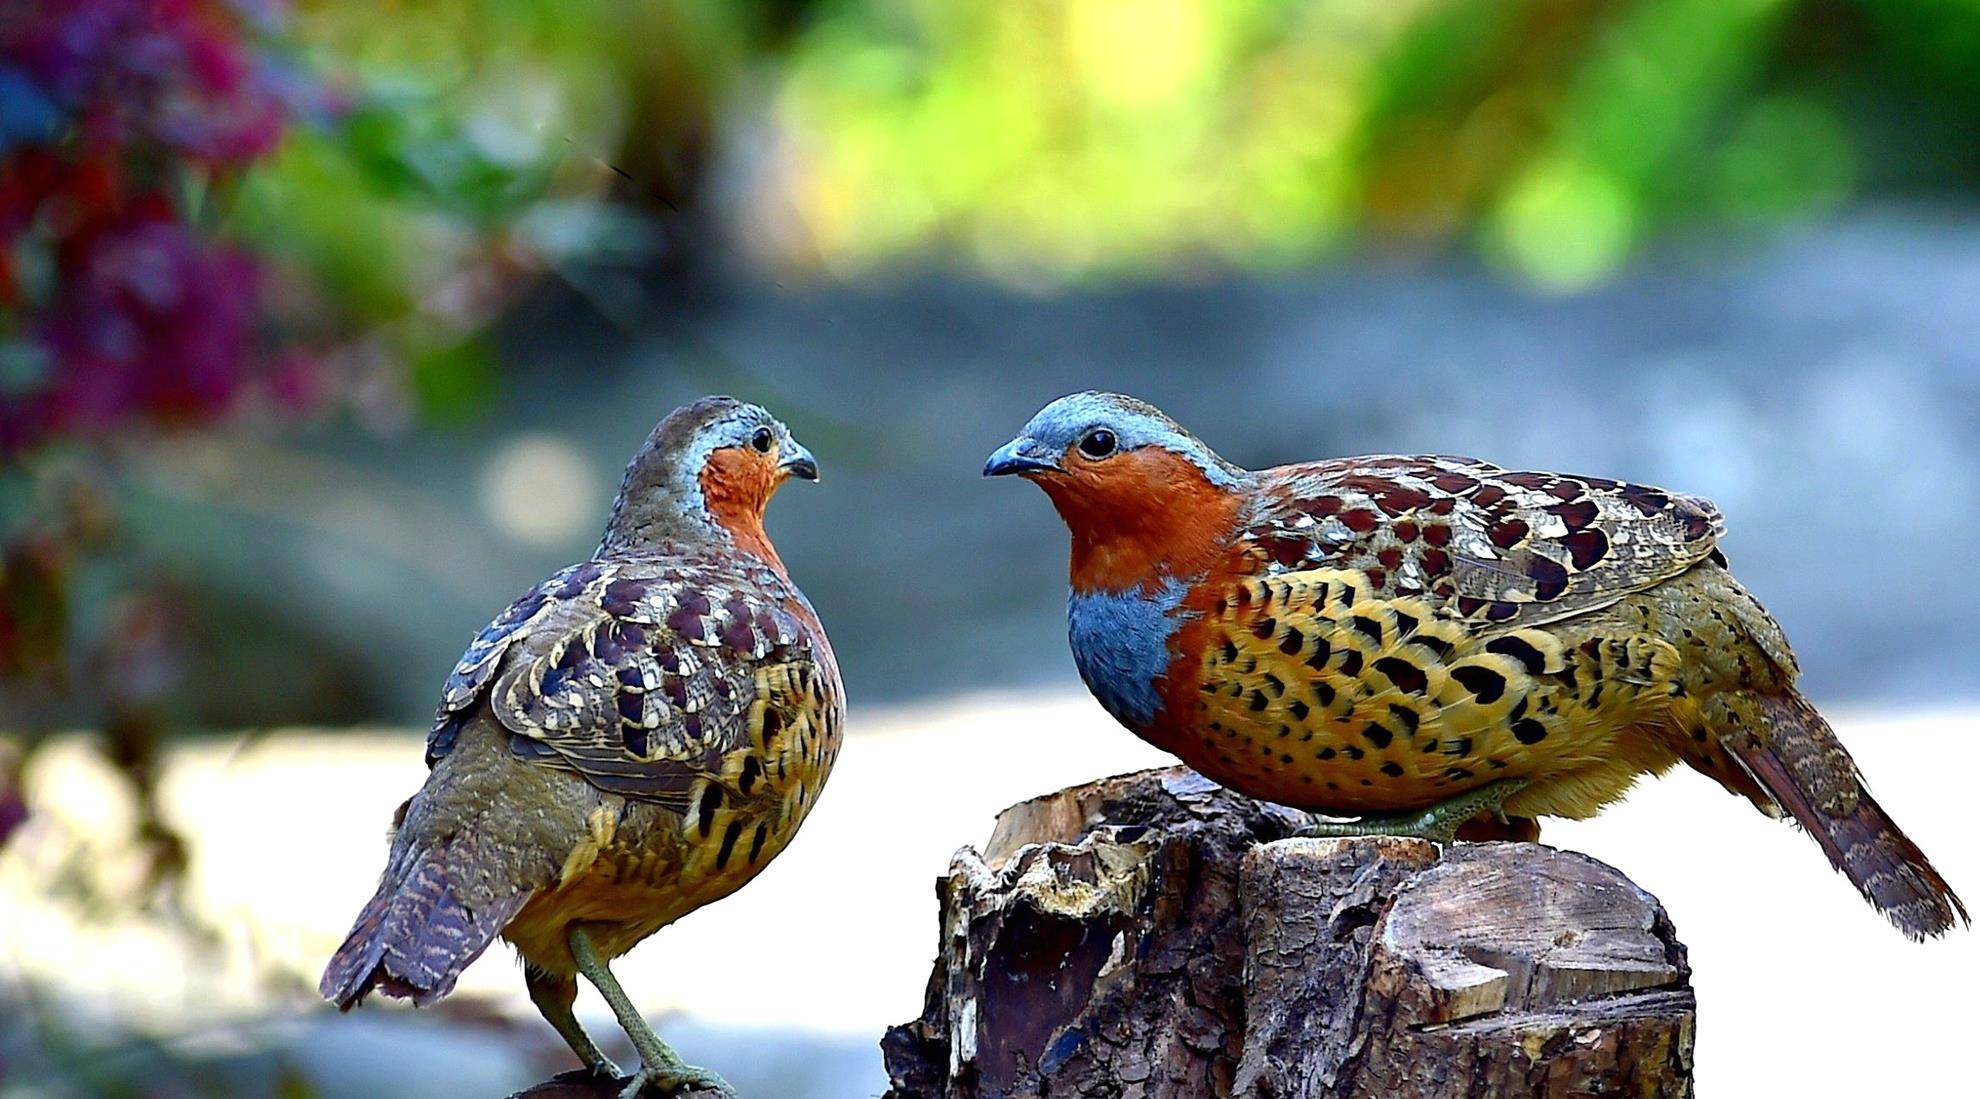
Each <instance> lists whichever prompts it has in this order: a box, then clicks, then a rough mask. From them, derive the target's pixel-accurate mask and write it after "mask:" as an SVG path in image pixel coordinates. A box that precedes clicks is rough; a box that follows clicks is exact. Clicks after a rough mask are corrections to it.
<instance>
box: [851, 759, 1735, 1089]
mask: <svg viewBox="0 0 1980 1099" xmlns="http://www.w3.org/2000/svg"><path fill="white" fill-rule="evenodd" d="M1306 820H1307V818H1306V817H1305V816H1304V815H1303V814H1299V813H1295V812H1293V811H1291V810H1288V809H1284V808H1281V807H1278V806H1272V805H1266V804H1262V803H1259V802H1255V801H1252V800H1250V799H1247V798H1244V797H1240V796H1238V795H1235V794H1231V793H1229V792H1228V791H1225V790H1223V789H1222V788H1220V787H1218V786H1216V785H1215V784H1213V783H1210V782H1209V781H1207V780H1205V779H1203V778H1201V777H1199V776H1197V775H1195V774H1194V773H1192V772H1190V771H1188V770H1187V769H1184V768H1180V767H1178V768H1168V769H1162V770H1153V771H1143V772H1139V773H1136V774H1131V775H1122V776H1118V777H1115V778H1110V779H1105V780H1102V781H1100V782H1095V783H1089V784H1087V785H1084V786H1078V787H1073V788H1070V789H1066V790H1061V791H1059V792H1057V793H1054V794H1049V795H1046V796H1044V797H1040V798H1034V799H1032V800H1030V801H1027V802H1024V803H1021V804H1019V805H1016V806H1013V807H1011V808H1010V809H1009V810H1006V811H1005V812H1004V813H1003V814H1002V815H1001V816H1000V817H999V818H998V821H997V824H996V828H995V830H994V832H993V834H992V836H991V839H990V841H989V843H988V844H987V845H986V846H985V847H984V849H983V850H982V852H981V853H979V852H977V851H976V850H974V849H971V848H964V849H963V850H962V851H960V852H958V853H957V855H956V857H955V860H954V862H953V864H952V865H951V867H950V869H949V873H948V874H947V875H946V876H944V877H943V878H942V880H941V882H940V884H939V886H938V891H939V897H940V902H941V930H940V935H941V939H940V944H939V952H938V957H937V960H936V964H935V969H934V973H933V975H932V976H931V978H930V981H929V985H928V991H927V997H926V1003H925V1005H924V1008H923V1011H922V1014H921V1017H920V1018H918V1019H916V1020H914V1021H913V1022H910V1023H907V1024H904V1025H902V1026H897V1027H894V1028H893V1029H892V1030H890V1031H889V1032H888V1034H887V1036H886V1039H885V1041H884V1042H883V1049H884V1053H885V1057H886V1064H887V1071H888V1074H889V1077H890V1079H891V1082H892V1090H891V1092H890V1093H889V1094H890V1095H891V1096H893V1097H895V1099H948V1097H955V1099H973V1097H992V1096H996V1097H1002V1096H1014V1097H1025V1096H1040V1097H1043V1096H1052V1097H1061V1099H1062V1097H1067V1096H1081V1097H1098V1096H1121V1097H1127V1099H1139V1097H1151V1099H1152V1097H1171V1096H1173V1097H1177V1099H1204V1097H1212V1096H1237V1097H1245V1099H1250V1097H1259V1099H1264V1097H1272V1099H1281V1097H1308V1096H1311V1097H1368V1099H1376V1097H1384V1099H1391V1097H1415V1096H1423V1097H1439V1099H1442V1097H1453V1099H1455V1097H1487V1096H1490V1097H1516V1096H1548V1097H1555V1096H1560V1097H1566V1096H1583V1095H1628V1096H1639V1097H1649V1096H1689V1095H1690V1094H1691V1093H1692V1086H1691V1051H1692V1039H1693V1026H1694V1018H1695V1001H1694V999H1693V996H1692V991H1691V987H1690V980H1689V978H1690V971H1689V969H1688V967H1687V965H1686V963H1685V951H1684V947H1683V945H1682V944H1681V943H1679V942H1678V941H1677V938H1676V935H1675V933H1674V931H1673V929H1672V927H1671V924H1670V920H1669V919H1668V918H1667V917H1666V916H1665V914H1664V911H1663V909H1662V907H1661V906H1659V904H1658V903H1657V900H1656V898H1654V897H1652V896H1650V895H1649V894H1648V893H1645V892H1644V891H1643V890H1641V889H1639V888H1637V887H1636V886H1635V885H1634V884H1632V883H1631V882H1630V881H1629V880H1628V879H1627V878H1625V877H1623V876H1622V875H1621V874H1620V873H1618V872H1617V871H1615V870H1614V869H1612V868H1610V867H1608V866H1605V865H1603V864H1602V863H1600V862H1597V861H1595V860H1594V859H1591V858H1588V857H1586V856H1584V855H1578V854H1574V853H1572V852H1565V851H1557V850H1554V849H1552V848H1548V847H1543V846H1539V845H1535V844H1524V843H1488V844H1477V845H1471V844H1458V845H1455V846H1452V847H1448V848H1442V849H1440V848H1439V847H1438V846H1437V845H1435V844H1431V843H1427V842H1424V841H1420V840H1412V839H1400V838H1391V837H1371V838H1360V839H1351V840H1335V839H1296V838H1288V837H1290V836H1291V834H1292V833H1293V831H1294V830H1295V829H1297V828H1298V827H1299V826H1300V825H1302V824H1304V823H1305V822H1306Z"/></svg>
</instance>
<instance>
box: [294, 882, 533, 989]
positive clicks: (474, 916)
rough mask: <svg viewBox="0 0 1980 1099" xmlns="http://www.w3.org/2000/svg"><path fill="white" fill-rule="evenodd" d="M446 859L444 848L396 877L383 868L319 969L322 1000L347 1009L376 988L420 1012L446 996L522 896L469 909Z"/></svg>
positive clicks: (318, 987)
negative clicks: (451, 884)
mask: <svg viewBox="0 0 1980 1099" xmlns="http://www.w3.org/2000/svg"><path fill="white" fill-rule="evenodd" d="M446 855H447V849H446V848H445V847H441V848H438V849H435V850H430V851H423V852H420V853H418V854H417V855H416V856H415V857H414V859H413V864H412V867H411V869H410V870H409V871H407V872H405V873H404V874H403V875H397V876H395V875H394V874H393V872H392V869H388V870H387V871H386V878H385V881H384V882H382V883H381V884H380V885H379V887H378V893H377V895H376V896H374V897H372V898H371V902H370V903H369V904H366V905H365V906H364V911H363V912H361V913H359V914H358V918H357V923H356V925H355V926H353V927H352V928H351V933H350V935H348V936H347V937H346V938H345V939H344V945H343V946H341V947H339V948H338V949H337V953H336V955H335V956H333V957H332V958H331V959H330V964H329V965H328V966H327V967H325V969H324V971H323V980H322V982H321V983H319V984H318V986H317V990H318V991H319V992H321V993H322V994H323V998H324V999H326V1000H329V1001H331V1002H332V1003H334V1004H336V1005H337V1007H338V1009H339V1010H342V1011H349V1010H350V1009H351V1008H353V1007H356V1006H357V1005H358V1004H359V1003H360V1002H362V1001H363V999H364V998H365V996H366V995H368V994H369V993H370V992H371V991H372V990H374V989H376V990H378V991H380V992H383V993H384V994H385V995H387V996H398V997H401V998H404V999H409V1000H411V1001H412V1002H413V1003H414V1004H416V1005H418V1006H420V1007H426V1006H427V1005H429V1004H432V1003H434V1002H436V1001H438V1000H439V999H440V998H441V997H443V996H445V995H447V993H449V992H451V991H453V988H454V981H455V980H456V979H458V978H459V977H460V975H461V971H462V970H463V969H466V968H467V967H468V963H470V962H472V961H474V960H475V959H476V958H478V957H480V956H481V952H482V951H483V950H486V949H487V948H488V944H489V943H490V942H492V941H494V938H495V936H496V935H497V934H500V933H501V930H502V928H503V927H504V926H505V925H506V924H507V923H508V922H509V920H510V918H512V917H513V916H514V915H515V914H516V911H517V910H518V909H520V908H521V907H522V906H523V902H524V901H526V900H528V899H529V897H528V894H526V893H519V894H517V895H515V896H513V897H509V898H506V899H504V900H502V901H499V902H497V903H494V904H490V905H483V906H481V907H479V908H470V907H468V906H467V905H465V904H463V903H462V902H461V901H460V900H459V899H458V898H456V897H455V896H454V894H453V892H452V891H451V890H450V889H449V888H448V884H447V863H446ZM393 869H396V867H395V868H393Z"/></svg>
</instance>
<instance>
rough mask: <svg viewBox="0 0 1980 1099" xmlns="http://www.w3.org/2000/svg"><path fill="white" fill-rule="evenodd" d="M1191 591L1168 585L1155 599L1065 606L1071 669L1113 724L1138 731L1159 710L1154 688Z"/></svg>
mask: <svg viewBox="0 0 1980 1099" xmlns="http://www.w3.org/2000/svg"><path fill="white" fill-rule="evenodd" d="M1188 590H1189V586H1188V585H1187V584H1184V583H1183V582H1182V581H1180V580H1173V579H1172V580H1170V581H1169V582H1168V583H1167V584H1165V585H1164V586H1163V587H1162V589H1161V590H1160V591H1159V592H1157V593H1155V594H1154V595H1147V594H1144V593H1142V592H1141V591H1140V590H1139V589H1135V588H1130V589H1129V590H1127V591H1122V592H1074V593H1073V594H1072V597H1071V598H1070V599H1068V600H1067V602H1066V618H1067V621H1068V624H1069V625H1070V627H1071V635H1072V651H1073V663H1075V664H1077V665H1078V666H1079V675H1080V678H1081V679H1084V680H1085V681H1086V686H1087V688H1088V689H1089V690H1091V691H1092V692H1093V697H1094V698H1096V699H1098V700H1099V701H1100V705H1102V706H1104V707H1106V709H1107V712H1108V713H1110V714H1112V715H1114V717H1115V719H1116V720H1118V721H1120V722H1121V723H1123V724H1125V725H1127V726H1129V727H1131V728H1140V727H1143V726H1146V725H1148V724H1150V723H1152V722H1153V721H1154V720H1155V715H1156V713H1157V712H1158V711H1159V710H1160V709H1161V708H1162V699H1161V696H1160V694H1159V693H1158V692H1157V689H1156V688H1157V683H1158V681H1159V680H1160V679H1161V678H1162V676H1163V675H1164V674H1165V673H1167V671H1168V670H1169V659H1170V656H1169V638H1170V637H1171V636H1173V635H1174V634H1175V632H1176V629H1177V627H1179V626H1181V625H1182V622H1183V619H1184V618H1185V617H1186V616H1182V615H1177V614H1175V610H1176V607H1177V606H1178V605H1180V604H1181V603H1182V600H1183V596H1184V595H1185V594H1186V593H1187V592H1188Z"/></svg>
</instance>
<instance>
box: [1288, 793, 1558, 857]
mask: <svg viewBox="0 0 1980 1099" xmlns="http://www.w3.org/2000/svg"><path fill="white" fill-rule="evenodd" d="M1525 785H1526V783H1525V782H1524V781H1522V780H1520V779H1501V780H1500V781H1498V782H1493V783H1488V784H1486V785H1484V786H1480V787H1479V788H1478V789H1476V790H1472V791H1469V792H1467V793H1463V794H1459V795H1458V796H1456V797H1454V798H1451V799H1449V800H1447V801H1440V802H1438V803H1437V804H1435V805H1432V806H1431V807H1429V808H1428V809H1424V810H1422V811H1420V812H1416V813H1396V814H1393V815H1388V814H1370V815H1368V816H1364V817H1362V818H1361V819H1359V820H1340V821H1315V822H1314V823H1312V824H1309V825H1307V826H1306V827H1304V828H1301V829H1299V830H1298V831H1296V832H1294V833H1293V835H1295V836H1300V837H1303V838H1340V837H1346V836H1412V837H1415V838H1417V839H1426V840H1430V841H1431V842H1433V843H1441V844H1449V843H1451V842H1453V841H1454V840H1455V839H1456V838H1457V831H1458V829H1459V828H1462V827H1463V826H1464V824H1465V822H1467V821H1469V820H1471V819H1473V818H1474V817H1477V816H1478V815H1479V814H1481V813H1494V814H1496V813H1498V812H1499V807H1500V806H1501V805H1503V804H1505V801H1506V799H1507V798H1509V797H1511V796H1513V795H1514V794H1516V793H1518V792H1519V791H1520V790H1521V788H1523V787H1524V786H1525Z"/></svg>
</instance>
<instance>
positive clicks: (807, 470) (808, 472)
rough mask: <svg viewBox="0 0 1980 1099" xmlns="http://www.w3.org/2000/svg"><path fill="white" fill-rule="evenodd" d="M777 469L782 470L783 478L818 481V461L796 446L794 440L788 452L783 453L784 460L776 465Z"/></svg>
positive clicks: (807, 451)
mask: <svg viewBox="0 0 1980 1099" xmlns="http://www.w3.org/2000/svg"><path fill="white" fill-rule="evenodd" d="M777 468H778V469H781V470H783V471H784V474H785V476H788V477H796V478H797V479H799V480H801V481H816V480H817V479H818V459H816V458H813V457H812V456H811V452H810V451H809V450H806V449H804V447H802V446H800V445H798V443H797V441H796V440H792V441H791V447H790V450H789V451H787V452H786V453H785V457H784V460H783V461H782V462H780V463H778V466H777Z"/></svg>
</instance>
